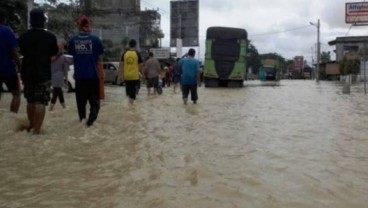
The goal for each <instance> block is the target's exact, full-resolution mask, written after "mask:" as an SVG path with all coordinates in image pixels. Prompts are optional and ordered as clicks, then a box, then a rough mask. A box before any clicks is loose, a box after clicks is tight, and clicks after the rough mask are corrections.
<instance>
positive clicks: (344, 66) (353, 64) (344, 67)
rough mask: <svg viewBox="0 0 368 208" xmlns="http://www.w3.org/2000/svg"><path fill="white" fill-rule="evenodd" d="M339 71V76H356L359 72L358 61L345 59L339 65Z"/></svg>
mask: <svg viewBox="0 0 368 208" xmlns="http://www.w3.org/2000/svg"><path fill="white" fill-rule="evenodd" d="M339 70H340V74H341V75H348V74H358V73H359V71H360V61H359V60H357V59H356V60H348V59H346V58H345V59H343V60H342V61H340V63H339Z"/></svg>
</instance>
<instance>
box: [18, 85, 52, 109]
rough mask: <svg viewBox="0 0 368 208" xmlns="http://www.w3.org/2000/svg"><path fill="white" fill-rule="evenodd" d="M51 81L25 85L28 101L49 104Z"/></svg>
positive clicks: (25, 94)
mask: <svg viewBox="0 0 368 208" xmlns="http://www.w3.org/2000/svg"><path fill="white" fill-rule="evenodd" d="M50 94H51V82H49V81H47V82H42V83H37V84H25V85H24V97H25V98H26V99H27V102H28V103H38V104H44V105H47V104H48V103H49V101H50Z"/></svg>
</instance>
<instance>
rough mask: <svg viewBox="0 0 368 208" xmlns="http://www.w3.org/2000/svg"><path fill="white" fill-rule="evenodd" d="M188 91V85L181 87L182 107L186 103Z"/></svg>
mask: <svg viewBox="0 0 368 208" xmlns="http://www.w3.org/2000/svg"><path fill="white" fill-rule="evenodd" d="M189 90H190V85H182V93H183V102H184V105H186V104H187V103H188V96H189Z"/></svg>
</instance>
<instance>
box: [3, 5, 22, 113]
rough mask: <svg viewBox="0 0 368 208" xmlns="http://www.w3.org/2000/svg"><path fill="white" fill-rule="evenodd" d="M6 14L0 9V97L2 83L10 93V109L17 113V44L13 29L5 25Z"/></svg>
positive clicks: (18, 91)
mask: <svg viewBox="0 0 368 208" xmlns="http://www.w3.org/2000/svg"><path fill="white" fill-rule="evenodd" d="M5 22H6V14H5V11H3V10H0V99H1V91H2V86H3V83H5V85H6V87H7V88H8V90H9V91H10V92H11V93H12V96H13V98H12V101H11V103H10V111H11V112H14V113H17V112H18V110H19V106H20V91H21V90H20V83H19V77H18V73H17V72H18V70H19V69H20V60H19V54H18V52H17V48H18V44H17V40H16V38H15V35H14V33H13V31H12V30H11V29H10V28H9V27H7V26H5ZM17 67H18V68H17Z"/></svg>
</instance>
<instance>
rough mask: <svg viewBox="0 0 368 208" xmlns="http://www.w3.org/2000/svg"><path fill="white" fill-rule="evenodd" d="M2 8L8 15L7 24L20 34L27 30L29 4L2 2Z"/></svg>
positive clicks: (10, 1)
mask: <svg viewBox="0 0 368 208" xmlns="http://www.w3.org/2000/svg"><path fill="white" fill-rule="evenodd" d="M0 8H1V9H2V10H4V12H6V14H7V24H8V25H9V26H10V27H11V28H13V29H14V30H15V31H16V32H18V33H20V32H23V31H25V30H26V29H27V2H26V1H24V0H1V1H0Z"/></svg>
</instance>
